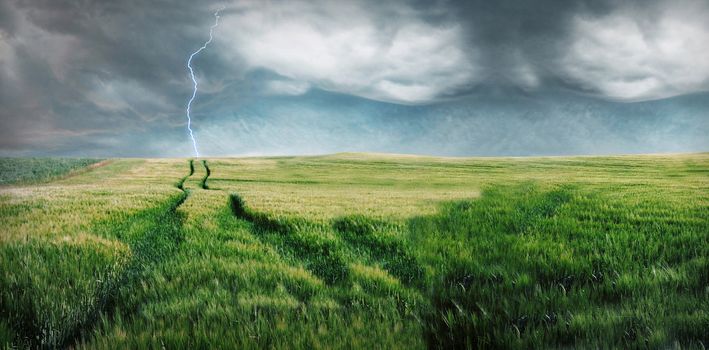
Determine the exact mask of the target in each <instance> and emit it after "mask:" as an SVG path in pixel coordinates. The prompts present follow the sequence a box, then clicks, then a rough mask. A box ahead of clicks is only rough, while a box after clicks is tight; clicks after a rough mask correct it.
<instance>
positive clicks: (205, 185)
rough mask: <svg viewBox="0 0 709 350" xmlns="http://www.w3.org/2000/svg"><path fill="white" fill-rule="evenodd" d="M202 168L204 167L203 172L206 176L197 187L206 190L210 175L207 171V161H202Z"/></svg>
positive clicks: (210, 172) (209, 171) (208, 170)
mask: <svg viewBox="0 0 709 350" xmlns="http://www.w3.org/2000/svg"><path fill="white" fill-rule="evenodd" d="M202 166H204V170H205V171H206V174H205V175H204V177H203V178H202V180H201V181H200V183H199V185H200V187H202V189H203V190H208V189H209V185H207V180H208V179H209V176H210V175H212V171H211V170H210V169H209V165H208V164H207V160H206V159H203V160H202Z"/></svg>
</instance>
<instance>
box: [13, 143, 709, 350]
mask: <svg viewBox="0 0 709 350" xmlns="http://www.w3.org/2000/svg"><path fill="white" fill-rule="evenodd" d="M706 159H707V158H706V156H705V155H689V156H677V157H665V158H658V157H637V158H614V157H611V158H592V157H589V158H559V159H554V158H551V159H521V160H516V159H491V160H479V159H476V160H457V159H454V160H451V159H446V160H439V159H431V158H411V159H408V158H407V159H402V158H387V157H382V158H376V157H375V158H372V157H368V156H362V155H341V156H328V157H313V158H268V159H261V158H256V159H249V160H210V161H209V168H207V162H206V161H205V162H197V163H195V162H191V161H190V162H189V163H185V162H184V161H182V160H180V161H175V162H171V161H164V162H163V161H149V162H147V163H141V162H133V163H128V162H127V161H126V162H123V161H119V162H117V164H116V165H115V168H113V169H114V170H111V169H104V170H103V172H101V173H100V174H85V175H84V176H81V177H76V178H72V179H67V180H70V181H67V180H62V181H61V183H62V184H64V185H65V186H69V188H71V190H70V191H68V192H67V191H60V188H58V187H57V186H53V187H51V188H50V189H48V190H47V192H45V191H44V190H39V189H38V190H37V191H30V190H32V188H31V187H30V188H29V189H30V190H28V189H27V188H24V187H23V188H17V189H16V188H8V189H6V190H5V192H2V194H0V217H2V218H3V219H4V220H5V222H6V224H5V227H6V228H7V230H8V234H7V235H3V236H2V237H0V238H2V239H1V240H0V243H2V245H0V262H2V265H0V266H1V268H0V287H1V288H0V295H1V296H2V299H0V300H1V304H0V340H2V343H3V344H14V345H15V346H20V347H26V346H30V347H67V346H69V347H77V348H105V349H109V348H110V349H113V348H158V347H160V348H162V347H165V348H212V347H217V348H308V349H310V348H406V349H411V348H413V349H415V348H425V347H428V348H559V347H579V348H668V347H687V348H702V347H705V346H706V345H707V344H709V341H708V339H707V332H706V329H709V312H708V310H709V302H708V300H709V294H708V293H709V265H708V264H709V261H708V260H709V259H708V258H707V257H708V256H709V192H707V190H709V178H708V177H707V175H709V172H708V171H707V168H709V163H707V161H706ZM104 168H105V167H104ZM101 169H103V168H101ZM245 169H248V171H247V170H245ZM111 171H115V172H116V174H113V175H112V174H111V173H110V172H111ZM164 171H170V174H171V175H170V176H162V175H156V174H162V173H163V172H164ZM186 173H188V175H187V176H184V175H185V174H186ZM210 175H211V176H210ZM182 176H184V177H182ZM114 178H120V181H115V180H111V179H114ZM207 179H209V181H210V185H213V187H212V188H211V189H209V190H207V189H208V186H207V185H206V182H207V181H206V180H207ZM392 179H395V181H394V180H392ZM237 180H238V181H237ZM136 181H141V182H139V184H140V185H138V186H135V187H128V186H129V184H135V183H136ZM83 182H87V183H91V185H88V184H84V183H83ZM108 184H112V185H111V186H112V187H111V188H110V189H109V188H106V189H105V190H104V189H103V187H102V186H105V187H107V186H109V185H108ZM165 184H168V185H169V184H174V185H171V186H175V187H177V188H179V189H180V190H182V191H178V190H176V189H175V188H174V187H171V188H170V190H169V191H168V190H166V188H167V187H165V186H167V185H165ZM155 186H162V187H159V188H161V190H160V191H156V192H155V193H153V194H150V195H149V196H146V194H145V193H143V191H146V189H148V188H154V187H155ZM55 187H57V188H55ZM163 187H164V188H163ZM471 188H476V190H475V191H473V192H470V189H471ZM51 191H56V192H57V193H54V192H51ZM72 191H76V192H75V193H76V197H75V202H72V198H74V197H72V194H73V193H74V192H72ZM104 192H105V193H104ZM45 193H54V194H53V196H54V197H51V198H57V199H59V200H62V202H61V203H64V204H62V205H65V204H66V205H69V204H70V205H72V206H71V207H70V208H55V206H53V205H52V202H51V201H48V200H40V199H36V198H35V197H33V196H38V195H40V194H41V195H44V194H45ZM468 193H475V195H476V196H477V195H478V194H479V196H478V197H477V198H469V199H456V198H458V196H460V195H465V194H468ZM104 196H105V197H104ZM104 198H105V199H104ZM434 199H435V200H434ZM444 199H445V200H444ZM136 200H139V203H140V205H138V206H131V205H129V204H131V203H133V202H135V201H136ZM422 203H423V204H422ZM79 204H81V205H79ZM112 205H120V206H121V208H124V207H125V208H127V209H131V208H132V209H131V211H129V212H126V213H125V214H121V213H119V211H115V210H113V211H112V210H111V206H112ZM399 205H403V207H398V206H399ZM424 205H428V206H432V207H433V208H432V209H427V210H421V211H419V214H418V215H413V216H412V215H409V214H407V213H411V212H412V211H415V210H418V209H417V208H422V207H423V206H424ZM95 206H98V207H99V210H95V211H93V212H92V215H93V216H96V217H99V216H100V217H101V219H100V220H98V219H91V217H86V218H84V216H85V214H83V213H84V212H86V211H88V210H89V209H90V208H92V207H95ZM141 206H142V209H141V210H137V211H136V210H135V208H140V207H141ZM47 208H49V209H47ZM79 208H81V211H82V212H80V213H76V212H75V211H76V210H79ZM50 209H51V210H50ZM397 210H400V211H402V212H403V213H404V214H402V213H398V214H397ZM104 212H105V213H107V214H106V215H103V213H104ZM82 214H83V215H82ZM380 214H381V215H380ZM395 214H396V215H395ZM43 215H44V216H43ZM67 216H68V217H70V218H71V219H72V220H67V219H66V217H67ZM75 216H77V217H76V218H75ZM45 219H46V220H50V221H51V222H56V223H57V225H51V224H47V223H43V224H42V225H40V226H36V225H35V224H30V225H27V224H25V222H31V221H32V220H37V222H38V223H42V222H43V221H46V220H45ZM67 223H73V224H72V225H69V224H67ZM60 225H64V228H63V227H61V226H60ZM40 228H41V232H42V234H43V235H46V237H44V236H42V235H37V236H36V237H35V236H32V235H31V234H30V233H31V232H32V231H31V230H32V229H35V230H39V229H40ZM68 228H71V229H76V230H79V231H82V233H81V234H74V235H70V234H69V233H68V232H65V231H62V230H68ZM27 230H30V232H29V233H28V232H26V231H27ZM55 230H56V231H57V233H56V234H49V233H47V232H45V231H50V232H53V231H55ZM84 231H86V233H85V232H84ZM38 232H39V231H38Z"/></svg>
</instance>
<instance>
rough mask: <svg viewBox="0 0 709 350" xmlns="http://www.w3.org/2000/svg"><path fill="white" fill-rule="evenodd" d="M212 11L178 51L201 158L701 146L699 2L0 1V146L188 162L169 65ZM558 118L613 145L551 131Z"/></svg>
mask: <svg viewBox="0 0 709 350" xmlns="http://www.w3.org/2000/svg"><path fill="white" fill-rule="evenodd" d="M221 6H224V10H223V11H222V18H221V20H222V21H221V24H220V26H219V27H218V28H217V29H216V31H215V40H214V42H213V43H212V45H211V46H210V47H209V49H208V50H206V51H204V52H203V53H201V54H200V55H199V56H198V57H196V59H195V61H194V62H193V63H194V66H195V69H196V74H197V77H198V79H199V81H200V91H199V93H198V96H197V100H196V101H195V104H194V105H193V107H194V108H193V113H194V116H195V120H194V122H195V123H194V126H195V130H196V134H197V138H198V141H200V142H202V143H204V145H205V147H203V148H204V149H205V150H208V151H209V152H211V154H214V155H217V154H231V155H233V154H241V153H254V152H256V153H257V152H258V150H259V149H262V150H267V149H272V150H273V152H284V153H301V152H305V153H319V152H329V151H332V150H348V147H347V145H350V146H351V148H353V149H354V148H356V149H358V150H367V147H366V146H367V145H371V146H372V150H377V151H391V152H401V151H416V152H419V151H420V152H423V153H437V154H457V155H462V154H495V152H496V151H495V150H497V152H498V153H500V154H535V153H539V154H554V153H566V152H567V151H568V150H569V149H577V150H578V152H581V153H593V152H594V149H596V150H597V151H598V152H605V151H606V150H614V151H618V152H622V151H623V150H627V151H629V152H630V151H632V152H642V151H644V150H645V151H662V150H663V147H666V149H667V150H672V151H679V150H682V151H697V150H706V149H707V148H709V145H708V144H707V141H705V140H703V138H702V137H699V136H697V134H696V131H697V130H706V128H707V124H708V123H709V107H707V106H706V104H704V105H702V104H696V103H695V104H694V105H693V106H692V107H691V108H687V107H686V106H684V105H683V103H685V101H686V99H685V98H687V96H700V97H701V96H706V95H707V94H708V93H707V91H709V44H708V43H709V25H708V24H707V23H708V22H707V21H706V18H708V17H709V3H708V2H706V1H703V0H677V1H670V0H650V1H640V0H637V1H634V0H631V1H624V2H617V1H611V0H600V1H598V0H593V1H592V0H564V1H562V0H540V1H534V2H531V1H529V2H520V1H512V0H502V1H494V2H491V1H485V0H467V1H446V0H441V1H433V2H425V1H416V0H411V1H403V0H402V1H371V0H360V1H354V0H353V1H336V2H333V1H321V0H316V1H299V0H295V1H240V0H239V1H222V2H213V3H206V4H205V3H197V2H192V1H174V2H170V4H165V3H162V2H157V3H155V2H154V3H146V2H144V1H138V0H126V1H120V2H117V1H108V0H88V1H80V2H79V1H75V0H0V123H2V126H3V127H2V128H0V154H10V155H13V154H14V155H21V154H74V155H80V154H82V152H84V153H87V152H90V153H93V154H97V152H98V153H101V154H104V155H158V156H159V155H188V154H189V147H188V146H189V141H188V139H187V136H186V134H185V132H184V128H185V116H184V107H185V103H186V101H187V98H188V96H189V95H190V94H191V90H190V89H191V83H190V81H189V77H188V75H187V70H186V67H185V63H186V59H187V56H188V55H189V54H190V53H191V52H193V51H194V50H195V49H196V48H198V47H199V45H200V44H201V43H202V42H204V40H206V36H207V33H208V28H209V26H210V25H211V24H212V23H213V20H214V18H213V16H212V15H213V12H214V10H215V9H217V8H219V7H221ZM323 94H325V95H327V96H340V97H338V98H335V99H334V100H336V101H338V103H345V102H343V101H349V102H347V103H345V104H344V105H340V104H333V102H332V101H330V102H328V103H325V104H324V103H323V101H322V100H321V96H323ZM342 99H344V100H342ZM519 99H523V100H525V101H528V102H529V103H528V104H525V107H524V108H510V105H514V104H516V103H517V101H519ZM700 100H701V98H700ZM283 101H289V102H288V103H284V102H283ZM692 101H694V100H692ZM657 103H660V104H661V105H662V106H663V108H661V109H659V110H660V111H661V113H665V115H658V114H657V113H660V112H657V111H654V110H653V109H652V108H649V107H648V106H656V104H657ZM274 106H278V108H275V107H274ZM540 106H544V107H540ZM561 106H566V107H564V108H561ZM569 106H573V108H571V107H569ZM588 106H595V107H594V108H593V110H594V114H593V115H594V117H593V118H587V119H584V118H583V117H582V116H583V115H584V114H583V113H588V112H587V110H588V109H587V107H588ZM567 107H568V108H567ZM584 111H586V112H584ZM574 113H582V114H581V115H576V114H574ZM417 118H418V119H417ZM643 118H646V119H645V120H646V124H643V122H642V121H643ZM529 120H532V121H530V122H528V121H529ZM631 120H632V123H629V121H631ZM296 121H298V122H296ZM353 121H357V123H355V124H353ZM566 121H568V122H566ZM660 121H661V123H660ZM304 123H305V124H304ZM308 123H312V124H313V125H314V126H313V130H317V133H315V131H313V133H311V134H312V135H315V134H317V135H319V136H317V137H315V136H314V137H310V138H303V137H299V135H301V136H302V135H304V134H306V131H308V128H307V127H305V126H304V125H307V124H308ZM362 123H366V125H365V124H362ZM584 123H586V124H584ZM287 125H290V126H291V131H287V128H286V127H285V126H287ZM514 125H518V127H519V128H520V130H523V129H524V130H526V129H529V131H530V132H529V133H527V134H524V133H517V132H516V131H514V130H513V128H514ZM570 125H574V126H575V128H578V129H579V130H590V129H594V130H605V132H606V133H608V134H610V135H620V136H618V137H615V138H614V137H606V138H602V137H600V136H599V134H598V133H595V132H590V131H589V132H587V133H575V134H574V135H577V136H575V138H564V137H558V138H559V140H557V142H550V140H549V138H550V137H551V136H549V135H564V134H565V133H567V132H568V130H569V127H570ZM643 125H645V126H646V127H641V126H643ZM239 126H243V127H244V128H245V129H244V130H251V131H252V132H253V133H252V134H248V135H247V134H244V131H243V130H240V129H238V127H239ZM257 126H258V127H257ZM542 126H544V127H545V128H549V130H547V131H543V132H542V131H541V129H537V128H541V127H542ZM650 126H652V127H650ZM631 127H632V128H634V129H638V130H639V131H637V132H636V133H633V132H631V130H626V128H631ZM648 128H649V129H648ZM653 128H654V129H653ZM441 130H446V131H445V132H446V133H449V134H450V135H455V136H450V137H441V138H438V137H437V136H436V137H434V136H433V133H436V134H437V135H438V134H442V133H444V132H443V131H441ZM502 130H507V131H506V132H504V133H501V131H502ZM524 130H523V131H524ZM653 130H657V131H656V132H655V131H653ZM659 130H663V131H659ZM481 133H482V134H481ZM483 134H485V135H499V137H496V138H495V140H497V141H491V140H488V139H487V138H486V137H483V136H481V135H483ZM503 134H504V135H503ZM229 135H232V136H233V137H231V138H230V137H229ZM259 135H260V136H259ZM353 135H369V136H371V137H364V138H362V139H357V138H354V137H350V136H353ZM466 135H468V137H466ZM505 135H507V136H505ZM509 135H515V136H513V137H510V136H509ZM525 135H526V136H525ZM534 135H538V136H534ZM272 137H276V138H277V140H272V139H270V138H272ZM535 137H536V138H535ZM623 137H626V138H627V139H624V138H623ZM237 138H239V139H249V140H251V141H250V142H249V143H248V144H243V143H241V142H236V141H235V140H234V139H237ZM585 138H594V139H595V141H594V140H588V139H585ZM136 140H141V141H142V142H136ZM357 140H364V141H362V142H364V143H360V141H357ZM375 140H376V142H375ZM475 140H477V141H475ZM598 140H604V142H605V143H599V142H598ZM476 142H477V143H476ZM490 142H498V143H499V144H497V145H495V146H494V147H493V146H492V145H491V144H490ZM183 143H184V144H183ZM427 143H431V144H430V145H429V147H428V148H430V149H431V152H425V151H426V147H425V145H426V144H427ZM434 143H435V144H436V145H434ZM284 144H285V145H287V144H291V145H299V146H298V147H295V146H294V147H291V148H290V149H289V148H288V147H285V146H282V145H284ZM210 145H211V146H210ZM275 145H278V146H275ZM442 145H445V146H442ZM578 145H585V146H583V147H581V146H578ZM663 145H664V146H663Z"/></svg>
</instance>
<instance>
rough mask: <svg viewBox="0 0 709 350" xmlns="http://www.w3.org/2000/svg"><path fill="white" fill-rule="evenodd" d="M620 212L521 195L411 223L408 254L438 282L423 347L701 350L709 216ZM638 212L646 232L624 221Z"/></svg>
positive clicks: (593, 196)
mask: <svg viewBox="0 0 709 350" xmlns="http://www.w3.org/2000/svg"><path fill="white" fill-rule="evenodd" d="M618 204H619V203H615V202H614V201H608V200H607V199H606V198H604V196H603V194H602V193H597V192H595V193H594V192H588V191H584V190H582V189H577V188H575V187H569V186H561V187H558V186H551V187H550V188H547V189H544V188H540V187H539V186H535V185H531V184H524V185H518V186H508V187H494V188H492V189H490V190H488V191H485V192H483V196H482V197H481V199H480V200H477V201H471V202H459V203H454V204H450V205H448V206H447V207H446V208H445V209H444V210H443V211H442V212H441V213H439V214H437V215H434V216H431V217H422V218H417V219H414V220H412V221H411V224H410V227H411V230H412V240H413V242H412V243H413V244H414V246H416V247H419V248H423V247H425V248H423V249H419V254H420V255H421V256H422V257H424V258H423V260H424V261H429V262H430V264H431V266H436V270H437V271H436V272H435V276H436V278H435V279H434V280H433V281H432V285H431V287H432V288H431V294H430V296H431V300H432V305H433V308H432V309H431V310H429V311H428V314H427V317H426V318H427V323H428V329H427V335H426V338H427V341H428V344H429V346H430V347H441V348H450V347H472V348H477V347H495V348H530V347H535V348H544V347H549V346H573V347H608V346H610V347H633V348H635V347H641V348H642V347H651V348H658V347H666V346H670V345H672V344H673V342H675V341H679V342H680V344H683V345H685V346H701V345H700V344H706V341H707V333H706V329H709V328H708V327H709V313H708V312H707V310H709V308H707V307H708V306H709V304H708V303H707V299H706V296H707V294H706V293H707V279H706V276H707V275H706V271H707V269H709V264H708V263H707V259H706V257H707V256H709V246H708V245H707V244H706V243H707V232H709V231H708V230H709V226H707V223H708V222H709V216H708V215H707V213H706V212H704V213H703V214H701V215H700V216H698V217H685V218H682V219H680V218H679V217H676V216H675V215H674V212H673V211H672V210H666V209H669V206H668V205H667V204H665V203H663V202H645V203H642V204H639V205H637V206H619V205H618ZM643 209H644V210H653V211H654V212H655V215H654V218H653V220H649V221H646V220H634V219H640V217H637V216H635V215H634V214H633V213H636V212H639V211H641V210H643ZM661 213H665V214H664V215H663V214H661ZM619 218H623V219H619ZM668 220H669V221H668ZM452 242H455V244H452Z"/></svg>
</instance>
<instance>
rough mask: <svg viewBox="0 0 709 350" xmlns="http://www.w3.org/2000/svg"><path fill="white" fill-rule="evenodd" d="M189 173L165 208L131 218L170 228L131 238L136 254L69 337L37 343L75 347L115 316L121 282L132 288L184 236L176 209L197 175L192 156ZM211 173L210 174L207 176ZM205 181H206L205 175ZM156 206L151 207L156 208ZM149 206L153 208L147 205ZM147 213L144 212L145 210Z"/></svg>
mask: <svg viewBox="0 0 709 350" xmlns="http://www.w3.org/2000/svg"><path fill="white" fill-rule="evenodd" d="M189 169H190V171H189V174H187V175H185V176H184V177H182V178H180V180H179V181H178V182H177V183H176V184H175V187H177V188H178V189H179V190H180V191H182V194H181V195H180V196H179V197H177V198H175V199H173V200H172V203H169V204H168V205H166V207H167V208H166V210H164V211H162V212H160V213H157V215H155V216H153V217H149V219H146V218H144V217H143V216H142V215H141V214H140V213H139V214H136V215H135V216H134V217H133V218H132V219H133V220H135V221H136V222H141V220H152V221H153V222H152V223H153V224H154V225H155V227H156V228H160V227H163V226H164V225H165V224H167V226H169V227H170V229H169V230H168V231H161V230H159V229H158V230H150V232H146V233H145V234H144V235H143V236H142V237H141V238H140V239H138V240H136V241H133V242H128V244H129V245H130V247H131V250H132V251H133V257H132V258H131V261H130V262H129V263H128V267H127V268H126V269H125V271H123V272H122V273H121V275H120V277H118V278H117V279H116V280H115V281H112V282H111V283H108V284H107V286H106V287H105V288H103V289H102V290H100V291H99V292H98V293H97V295H96V299H97V304H96V306H95V308H93V310H91V311H89V314H88V316H87V317H86V319H85V320H84V321H83V322H80V323H78V324H77V325H76V326H75V327H73V329H71V330H70V331H69V332H68V334H67V337H66V338H64V340H63V341H61V342H60V343H59V344H54V346H52V345H51V344H36V345H38V346H39V347H47V345H49V346H48V347H57V346H58V347H61V348H75V347H76V346H77V345H79V344H80V343H81V342H82V341H83V340H85V339H87V336H88V335H90V333H91V332H92V331H93V330H95V329H96V328H97V327H98V324H99V322H100V318H101V316H102V315H106V316H107V317H108V318H109V319H112V318H113V316H114V313H115V312H116V306H117V303H118V301H119V298H120V289H121V287H122V286H128V288H129V289H132V288H133V285H134V284H135V283H139V282H140V280H141V278H142V276H141V275H142V273H144V272H145V270H147V269H148V268H149V267H150V266H151V265H153V264H155V263H157V262H159V261H160V260H162V259H164V258H165V257H166V256H169V255H170V254H166V253H169V252H168V251H166V250H170V249H172V250H174V249H176V248H177V246H179V244H180V241H181V240H182V237H181V231H182V223H183V218H182V215H180V213H179V212H178V211H177V209H178V208H179V207H180V206H181V205H182V204H183V203H184V202H185V201H186V200H187V198H188V197H189V195H190V191H189V190H188V189H185V188H184V184H185V181H187V179H189V178H190V177H191V176H192V175H194V172H195V169H194V160H192V159H190V160H189ZM208 176H209V175H207V177H208ZM207 177H205V179H203V181H206V178H207ZM155 209H157V208H152V210H155ZM148 210H150V209H148ZM143 215H144V214H143ZM130 224H131V222H130V219H129V220H127V221H126V225H128V226H130ZM165 239H167V241H168V242H170V241H171V243H172V244H173V245H172V246H168V247H165V246H164V240H165ZM134 311H135V310H130V312H128V314H133V312H134Z"/></svg>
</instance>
